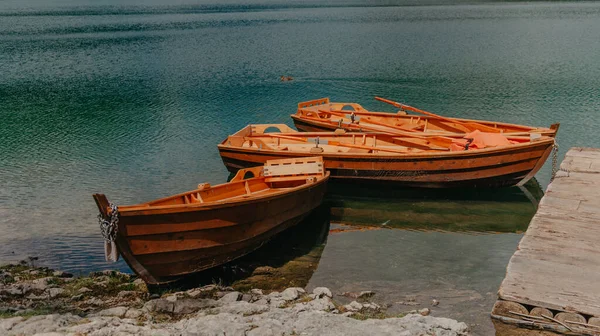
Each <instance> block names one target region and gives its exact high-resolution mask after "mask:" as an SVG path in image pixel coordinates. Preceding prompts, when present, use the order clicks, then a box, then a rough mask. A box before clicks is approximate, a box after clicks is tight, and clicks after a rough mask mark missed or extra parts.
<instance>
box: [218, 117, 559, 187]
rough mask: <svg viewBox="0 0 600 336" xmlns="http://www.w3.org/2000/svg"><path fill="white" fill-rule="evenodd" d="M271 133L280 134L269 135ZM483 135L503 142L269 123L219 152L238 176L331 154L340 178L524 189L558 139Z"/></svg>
mask: <svg viewBox="0 0 600 336" xmlns="http://www.w3.org/2000/svg"><path fill="white" fill-rule="evenodd" d="M271 128H273V129H275V130H277V131H278V132H276V133H265V131H269V129H271ZM477 132H478V131H477ZM477 132H475V133H477ZM479 133H480V132H479ZM482 134H483V135H485V136H490V134H491V135H492V138H495V139H496V140H502V141H500V142H499V143H492V144H490V145H489V146H486V145H485V144H483V145H481V144H480V145H477V144H478V143H479V142H480V140H475V141H473V140H474V139H452V138H446V137H435V136H420V135H413V136H395V135H388V134H381V133H345V132H344V131H341V132H312V133H311V132H306V133H305V132H298V131H295V130H293V129H291V128H290V127H288V126H287V125H283V124H272V125H270V124H267V125H249V126H246V127H245V128H243V129H242V130H240V131H238V132H237V133H235V134H233V135H231V136H229V137H227V139H225V140H224V141H223V142H221V144H219V145H218V148H219V152H220V154H221V158H222V159H223V162H224V163H225V166H226V167H227V169H229V170H230V171H232V172H234V171H236V170H237V169H240V168H244V167H251V166H256V165H261V164H262V163H264V162H266V161H267V160H269V159H281V158H292V157H301V156H306V155H309V154H310V155H321V156H322V157H323V160H324V162H325V168H326V169H327V170H329V171H330V172H331V177H332V178H336V179H345V180H354V181H381V182H396V183H398V184H401V185H404V186H412V187H432V188H441V187H498V186H510V185H516V184H524V183H525V182H527V181H528V180H529V179H531V178H532V177H533V176H534V175H535V173H536V172H537V171H538V170H539V169H540V168H541V167H542V165H543V164H544V162H545V161H546V159H547V158H548V155H549V154H550V153H551V152H552V149H553V148H554V146H553V145H554V138H552V137H547V136H543V135H540V134H533V135H530V136H529V137H524V136H522V137H517V136H515V137H506V136H504V135H501V134H492V133H482ZM498 137H500V139H497V138H498ZM465 149H466V150H465Z"/></svg>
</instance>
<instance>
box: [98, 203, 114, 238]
mask: <svg viewBox="0 0 600 336" xmlns="http://www.w3.org/2000/svg"><path fill="white" fill-rule="evenodd" d="M109 206H110V210H111V213H110V219H109V220H106V219H105V218H104V217H103V216H102V214H100V215H98V222H99V224H100V233H102V237H104V239H105V240H106V241H110V242H114V241H115V240H116V239H117V231H118V229H119V210H118V209H117V206H116V205H114V204H112V203H109Z"/></svg>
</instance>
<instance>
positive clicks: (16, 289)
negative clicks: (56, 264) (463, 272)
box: [0, 263, 469, 336]
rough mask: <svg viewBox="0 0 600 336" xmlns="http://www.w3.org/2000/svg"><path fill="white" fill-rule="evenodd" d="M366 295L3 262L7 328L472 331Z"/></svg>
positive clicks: (93, 333)
mask: <svg viewBox="0 0 600 336" xmlns="http://www.w3.org/2000/svg"><path fill="white" fill-rule="evenodd" d="M361 294H363V295H360V294H359V295H357V296H356V300H355V301H352V302H351V303H349V304H346V305H340V304H337V303H336V302H335V300H334V299H333V293H332V292H331V291H330V290H329V289H328V288H325V287H318V288H315V289H314V290H313V291H312V292H311V293H307V292H306V291H305V290H304V289H303V288H299V287H292V288H287V289H285V290H283V291H281V292H271V293H268V294H267V293H263V291H262V290H260V289H252V290H250V291H248V292H246V293H241V292H238V291H235V290H233V288H231V287H222V286H218V285H215V284H213V285H207V286H203V287H199V288H193V289H190V290H186V291H179V292H173V291H167V292H161V293H152V294H151V293H150V292H149V291H148V288H147V287H146V285H145V284H144V283H143V281H141V280H140V279H137V278H136V277H135V276H133V275H129V274H123V273H120V272H116V271H104V272H97V273H92V274H90V276H87V277H72V276H71V275H70V274H68V273H64V272H61V271H54V270H51V269H48V268H44V267H41V268H35V267H29V266H27V264H26V263H21V264H17V265H5V266H2V267H0V335H7V336H8V335H15V336H16V335H39V336H42V335H43V336H55V335H74V336H75V335H77V336H81V335H90V336H102V335H107V336H108V335H152V336H155V335H227V336H232V335H248V336H252V335H367V334H370V335H437V336H453V335H469V331H468V327H467V325H466V324H465V323H462V322H457V321H455V320H452V319H447V318H439V317H432V316H428V315H429V312H430V311H429V309H428V308H424V309H420V310H413V311H409V312H406V313H404V314H401V315H397V316H387V315H386V312H385V308H384V307H380V306H379V305H378V304H377V303H374V302H370V301H369V298H370V297H371V295H372V292H363V293H361Z"/></svg>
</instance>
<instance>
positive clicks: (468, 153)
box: [217, 129, 555, 160]
mask: <svg viewBox="0 0 600 336" xmlns="http://www.w3.org/2000/svg"><path fill="white" fill-rule="evenodd" d="M242 130H243V129H242ZM240 131H241V130H240ZM238 132H239V131H238ZM238 132H236V133H234V134H233V135H235V134H237V133H238ZM268 134H281V135H287V136H289V135H290V133H266V134H264V135H261V134H259V135H251V136H249V138H251V137H260V136H265V137H268V136H269V135H268ZM293 134H296V133H293ZM350 135H360V136H361V137H362V136H363V135H365V136H373V135H375V136H376V135H383V136H390V135H389V134H384V133H378V132H370V133H360V132H347V133H345V134H341V135H340V134H335V133H334V132H297V135H294V136H298V137H303V138H308V137H310V136H326V137H327V136H333V137H346V136H350ZM228 139H229V136H228V137H227V138H225V140H223V141H222V142H221V143H219V144H218V145H217V148H218V149H219V150H221V149H225V150H227V149H229V150H232V149H233V150H236V151H243V152H248V153H278V154H286V153H290V154H292V155H293V156H296V155H298V154H307V155H308V154H311V155H315V154H314V153H305V152H298V151H289V150H288V151H284V150H277V149H264V148H263V149H258V148H251V147H240V146H231V145H228V144H227V141H228ZM554 143H555V138H553V137H550V136H542V137H541V138H540V139H537V140H535V141H529V142H524V143H516V144H511V145H509V146H500V147H498V146H496V147H488V148H480V149H479V148H478V149H471V150H465V151H434V150H429V151H423V152H420V153H406V154H404V153H389V152H388V153H348V152H344V153H339V152H336V153H326V152H323V153H320V154H319V156H321V157H335V158H356V159H361V158H364V159H373V158H402V159H407V160H410V159H437V158H441V159H447V158H448V157H453V156H454V157H472V156H481V155H486V154H493V153H502V152H511V151H514V150H518V149H523V148H528V147H535V146H537V145H540V144H545V145H552V144H554ZM332 146H336V145H332ZM399 147H402V146H399ZM373 149H374V150H377V146H375V147H373Z"/></svg>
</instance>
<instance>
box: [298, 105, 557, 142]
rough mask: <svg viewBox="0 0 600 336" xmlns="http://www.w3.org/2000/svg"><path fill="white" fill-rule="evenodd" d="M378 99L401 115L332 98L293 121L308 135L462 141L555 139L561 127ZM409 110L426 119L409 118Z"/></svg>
mask: <svg viewBox="0 0 600 336" xmlns="http://www.w3.org/2000/svg"><path fill="white" fill-rule="evenodd" d="M376 99H378V100H381V101H384V102H386V103H390V104H392V105H393V106H395V107H398V108H400V111H399V112H398V113H396V114H395V113H388V112H370V111H368V110H366V109H365V108H363V107H362V106H361V105H359V104H356V103H332V102H330V101H329V98H322V99H316V100H311V101H306V102H302V103H299V104H298V110H297V112H296V114H292V115H291V117H292V119H293V120H294V124H295V125H296V128H297V129H298V130H300V131H304V132H327V131H334V130H336V129H338V128H342V129H344V130H346V131H352V132H380V133H386V134H399V135H402V134H407V133H424V134H429V135H442V136H447V137H462V136H464V135H465V133H469V132H472V131H475V130H479V131H481V132H491V133H503V134H507V135H512V136H523V135H528V134H529V133H539V134H542V135H546V136H551V137H554V136H555V135H556V132H557V131H558V128H559V126H560V124H558V123H557V124H553V125H552V126H550V128H545V127H532V126H524V125H516V124H508V123H501V122H494V121H482V120H471V119H460V118H447V117H442V116H439V115H435V114H433V113H430V112H427V111H423V110H420V109H417V108H414V107H411V106H408V105H404V104H400V103H396V102H393V101H390V100H387V99H383V98H379V97H376ZM405 110H408V111H411V112H416V113H420V114H423V115H409V114H406V112H405Z"/></svg>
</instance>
